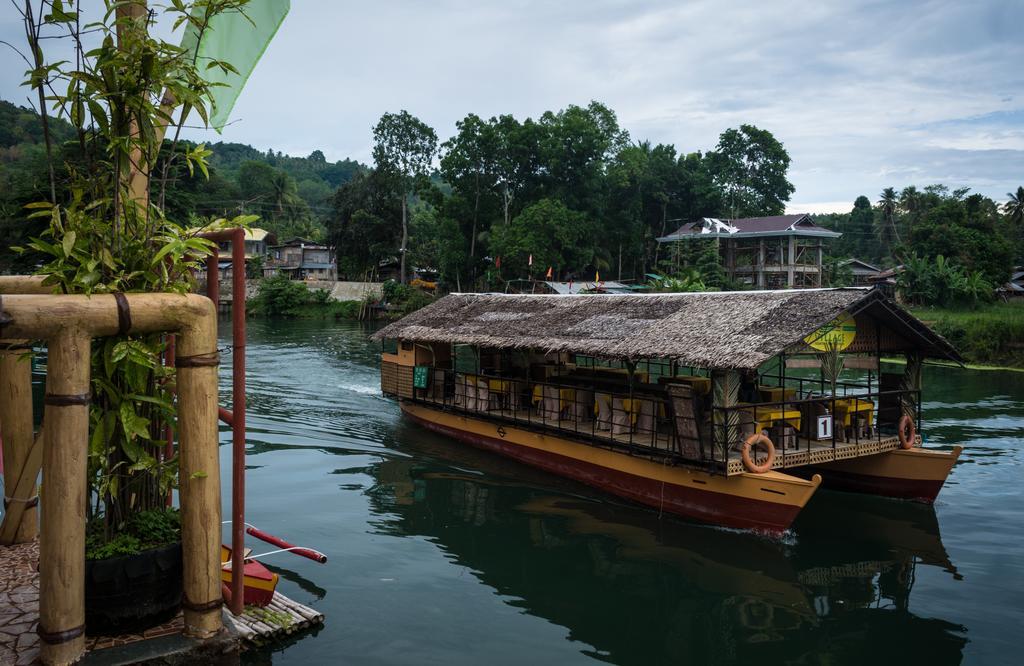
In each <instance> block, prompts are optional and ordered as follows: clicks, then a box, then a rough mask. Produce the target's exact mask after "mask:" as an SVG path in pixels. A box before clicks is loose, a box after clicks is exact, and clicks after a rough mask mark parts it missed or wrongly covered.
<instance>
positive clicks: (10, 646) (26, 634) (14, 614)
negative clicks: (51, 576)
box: [0, 541, 39, 666]
mask: <svg viewBox="0 0 1024 666" xmlns="http://www.w3.org/2000/svg"><path fill="white" fill-rule="evenodd" d="M38 563H39V542H38V541H32V542H30V543H23V544H19V545H17V546H0V664H3V665H4V666H7V665H8V664H17V665H19V666H20V665H21V664H31V663H33V662H34V661H36V658H37V657H38V656H39V636H38V635H36V624H38V623H39V572H38V571H36V568H37V565H38Z"/></svg>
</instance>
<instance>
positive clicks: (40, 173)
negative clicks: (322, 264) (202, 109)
mask: <svg viewBox="0 0 1024 666" xmlns="http://www.w3.org/2000/svg"><path fill="white" fill-rule="evenodd" d="M50 130H51V136H52V137H53V150H54V153H55V155H57V158H56V162H57V163H58V181H59V180H60V177H59V173H60V172H62V171H63V169H61V168H60V167H59V165H60V162H61V157H60V155H61V152H62V151H63V150H64V148H65V147H68V148H69V149H73V146H72V145H71V144H69V142H70V141H74V140H75V138H76V136H75V131H74V128H73V127H72V126H71V125H70V124H69V123H67V122H65V121H63V120H59V119H57V118H53V117H51V118H50ZM207 146H208V147H209V148H210V149H211V150H212V151H213V155H212V157H211V158H210V167H211V168H210V178H209V179H206V178H204V177H203V176H202V175H200V174H199V173H198V172H197V173H196V174H195V175H193V176H189V175H188V173H187V171H185V170H184V169H178V170H176V174H175V175H174V176H173V177H172V178H171V180H170V181H169V184H168V188H167V198H166V202H165V211H166V213H167V215H168V217H170V218H171V219H175V220H179V221H180V222H182V223H189V221H190V219H191V218H193V217H207V216H221V215H225V216H227V215H234V214H237V213H239V212H242V211H244V212H247V213H255V214H258V215H260V217H261V219H260V221H259V222H257V225H259V226H261V227H265V228H267V229H268V230H270V231H274V232H276V233H278V235H279V236H280V235H285V236H287V235H298V236H304V237H312V238H324V237H325V232H326V228H325V226H324V222H323V221H324V219H325V218H326V217H327V215H328V213H329V211H330V200H331V198H332V196H333V194H334V192H335V190H337V188H338V187H339V186H340V185H343V184H344V183H347V182H348V181H350V180H352V179H353V178H354V177H355V176H356V175H357V174H359V173H360V172H361V171H363V170H365V169H366V168H367V167H365V166H364V165H362V164H360V163H359V162H356V161H355V160H349V159H346V160H340V161H337V162H328V161H327V159H326V158H325V157H324V154H323V152H321V151H320V150H314V151H313V152H312V153H311V154H310V155H309V156H307V157H292V156H290V155H285V154H283V153H281V152H275V151H274V150H272V149H271V150H267V151H262V150H258V149H256V148H254V147H252V146H249V145H246V144H243V143H227V142H222V141H218V142H216V143H212V144H207ZM58 189H60V188H59V186H58ZM48 190H49V178H48V172H47V169H46V160H45V147H44V143H43V129H42V123H40V122H39V116H38V115H37V114H36V112H35V111H34V110H32V109H30V108H26V107H22V106H18V105H16V104H13V103H11V102H7V101H4V100H0V243H2V244H3V247H0V270H3V269H4V267H5V266H7V267H11V266H14V265H17V259H16V258H15V257H13V256H12V255H11V254H10V251H9V249H8V248H9V246H10V245H18V244H20V243H23V242H24V240H25V238H26V236H28V235H34V234H36V233H38V232H39V231H40V230H41V229H39V228H37V227H39V224H38V223H30V222H29V221H28V220H27V219H26V217H25V214H24V208H23V207H24V205H25V204H26V203H28V202H31V201H38V200H40V199H45V198H48V197H49V194H48Z"/></svg>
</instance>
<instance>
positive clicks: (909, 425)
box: [897, 414, 917, 449]
mask: <svg viewBox="0 0 1024 666" xmlns="http://www.w3.org/2000/svg"><path fill="white" fill-rule="evenodd" d="M897 434H898V435H899V438H900V446H901V447H902V448H904V449H912V448H914V444H916V443H917V428H916V427H914V419H912V418H910V414H904V415H903V418H901V419H900V424H899V432H898V433H897Z"/></svg>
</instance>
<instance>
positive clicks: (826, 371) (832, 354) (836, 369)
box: [818, 335, 846, 441]
mask: <svg viewBox="0 0 1024 666" xmlns="http://www.w3.org/2000/svg"><path fill="white" fill-rule="evenodd" d="M821 344H822V347H823V350H822V351H821V352H819V353H818V362H819V363H820V365H821V376H822V378H823V379H825V381H827V382H828V385H829V397H830V398H831V399H830V400H829V401H828V402H826V403H825V405H826V406H825V414H826V415H831V416H832V432H833V433H835V434H837V435H839V436H840V438H839V439H840V441H842V440H843V439H844V438H845V433H844V432H843V431H842V430H840V431H836V430H835V427H836V423H835V416H834V414H833V409H832V405H833V403H834V400H835V397H836V386H837V385H838V383H839V375H840V374H841V373H842V372H843V365H844V364H845V363H846V360H845V359H844V358H843V355H842V354H841V353H840V341H839V340H837V339H836V338H835V337H834V336H830V335H826V336H825V337H824V338H823V339H822V341H821Z"/></svg>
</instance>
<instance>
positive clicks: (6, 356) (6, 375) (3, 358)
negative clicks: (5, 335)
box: [0, 343, 39, 545]
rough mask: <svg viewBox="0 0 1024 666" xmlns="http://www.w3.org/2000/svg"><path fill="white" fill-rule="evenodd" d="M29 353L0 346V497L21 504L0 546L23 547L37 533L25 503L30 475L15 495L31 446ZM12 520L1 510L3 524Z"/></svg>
mask: <svg viewBox="0 0 1024 666" xmlns="http://www.w3.org/2000/svg"><path fill="white" fill-rule="evenodd" d="M30 350H31V348H30V347H28V346H27V345H24V344H18V343H14V344H10V345H6V346H0V431H2V439H3V454H4V455H3V460H4V494H5V495H7V496H8V497H9V498H10V499H9V500H7V501H6V502H5V503H6V504H8V506H13V503H14V502H22V503H23V504H24V505H25V506H23V507H22V512H21V515H20V517H19V518H18V525H15V526H5V529H4V532H7V531H8V530H13V532H12V534H13V536H12V537H11V540H10V541H9V542H6V540H5V539H0V542H3V543H5V545H9V544H11V543H25V542H26V541H31V540H32V539H34V538H35V537H36V534H37V533H38V530H39V526H38V513H37V510H36V507H35V505H34V504H31V503H29V502H28V500H30V498H32V497H35V494H36V491H35V488H36V484H35V476H34V475H33V479H32V485H31V486H30V487H29V489H28V492H27V493H24V494H22V493H18V492H16V488H17V487H18V485H19V484H18V480H19V479H20V478H21V476H22V474H23V473H24V471H25V469H26V466H29V467H31V465H30V464H29V458H30V454H31V451H32V445H33V443H34V439H35V437H34V433H33V432H32V427H33V424H32V364H31V363H30V362H29V361H28V359H22V358H21V357H22V355H23V354H25V353H26V352H29V351H30ZM10 519H13V515H12V514H11V513H10V512H9V511H7V510H5V512H4V520H10Z"/></svg>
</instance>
